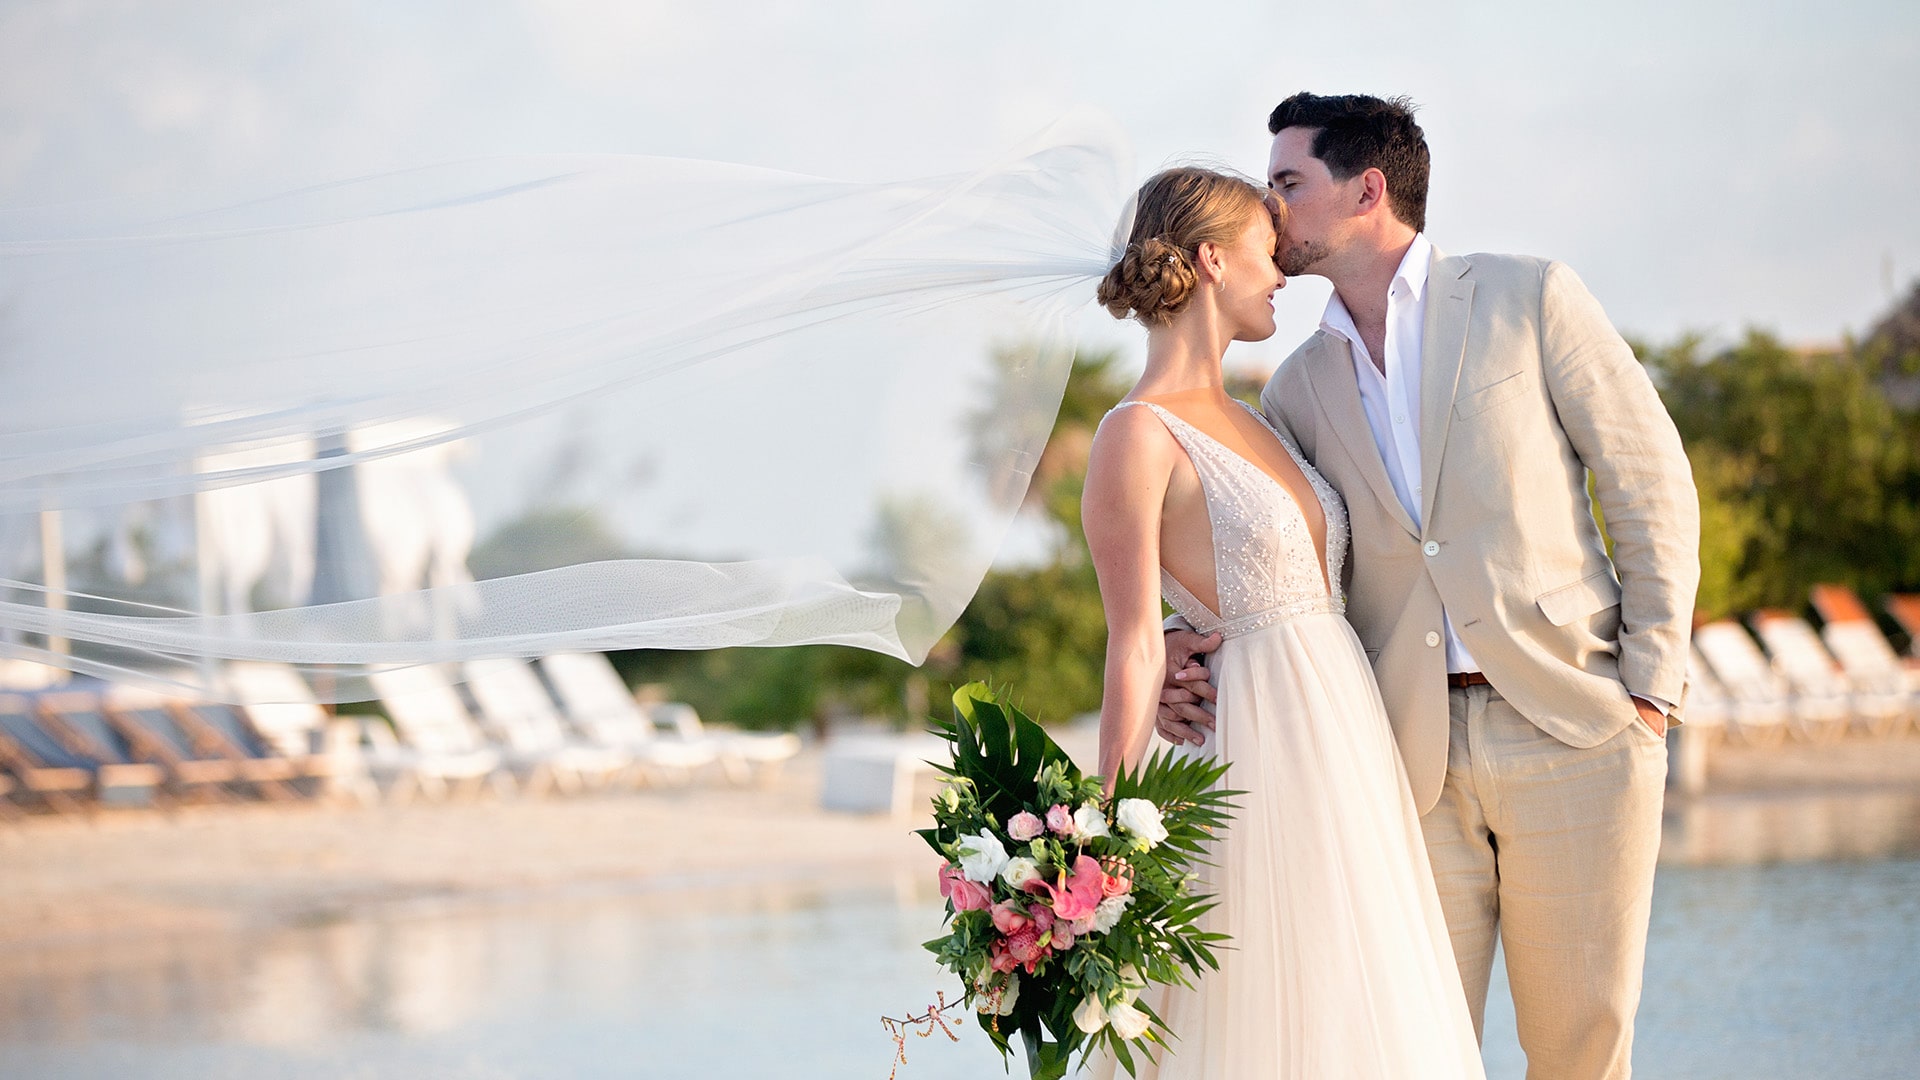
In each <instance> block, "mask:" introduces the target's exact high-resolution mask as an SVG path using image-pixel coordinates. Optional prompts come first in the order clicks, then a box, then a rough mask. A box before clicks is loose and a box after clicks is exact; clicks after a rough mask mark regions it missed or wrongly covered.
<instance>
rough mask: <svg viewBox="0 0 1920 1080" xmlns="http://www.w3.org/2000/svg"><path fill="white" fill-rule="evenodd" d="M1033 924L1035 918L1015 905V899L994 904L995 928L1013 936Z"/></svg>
mask: <svg viewBox="0 0 1920 1080" xmlns="http://www.w3.org/2000/svg"><path fill="white" fill-rule="evenodd" d="M1032 925H1033V920H1032V919H1029V918H1027V916H1026V914H1025V913H1024V912H1022V911H1021V910H1020V909H1019V908H1017V907H1014V906H1013V901H1011V900H1002V901H1000V902H999V903H997V904H995V905H993V928H994V929H995V930H998V931H1000V932H1001V933H1003V934H1006V935H1007V936H1009V937H1011V936H1013V935H1014V934H1016V933H1018V932H1020V931H1021V930H1025V929H1026V928H1027V927H1029V926H1032ZM1037 932H1038V931H1036V933H1037Z"/></svg>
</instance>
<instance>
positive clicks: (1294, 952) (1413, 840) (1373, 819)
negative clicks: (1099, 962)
mask: <svg viewBox="0 0 1920 1080" xmlns="http://www.w3.org/2000/svg"><path fill="white" fill-rule="evenodd" d="M1211 666H1212V669H1213V675H1212V679H1213V683H1214V685H1215V687H1216V688H1217V690H1218V691H1219V696H1218V719H1219V724H1218V727H1217V729H1216V735H1215V736H1214V737H1213V738H1212V739H1210V740H1209V742H1208V744H1207V745H1206V746H1202V747H1195V748H1191V752H1195V753H1203V754H1218V755H1220V756H1221V757H1223V758H1225V759H1226V760H1228V761H1229V762H1231V763H1232V768H1231V770H1230V771H1229V772H1228V774H1227V777H1226V785H1227V786H1228V787H1232V788H1236V789H1242V790H1244V791H1246V794H1245V795H1242V796H1240V797H1239V798H1238V799H1237V800H1236V802H1237V804H1238V809H1237V810H1236V811H1235V813H1234V818H1233V821H1232V823H1231V825H1230V827H1229V828H1228V830H1227V832H1226V834H1225V836H1224V837H1223V838H1222V839H1221V840H1220V841H1219V842H1218V843H1217V844H1216V849H1215V851H1214V863H1215V865H1214V866H1212V867H1210V868H1206V869H1205V870H1203V878H1204V879H1205V880H1206V881H1207V883H1208V886H1209V887H1210V888H1212V889H1213V891H1215V892H1216V893H1218V895H1219V899H1220V906H1219V907H1218V908H1216V909H1214V911H1213V912H1212V913H1211V915H1210V919H1211V923H1210V927H1211V928H1213V929H1218V930H1221V931H1224V932H1226V933H1228V934H1231V935H1232V936H1233V941H1232V948H1230V949H1227V950H1222V951H1221V952H1220V954H1219V955H1220V961H1221V963H1220V970H1218V971H1214V972H1207V973H1205V974H1204V975H1203V976H1202V977H1201V978H1200V979H1198V980H1197V982H1196V985H1195V986H1194V987H1192V988H1180V987H1156V988H1154V989H1151V990H1149V991H1147V993H1146V994H1144V995H1143V1000H1144V1001H1145V1002H1147V1003H1148V1004H1151V1005H1152V1006H1153V1008H1154V1009H1155V1010H1156V1011H1157V1012H1159V1014H1160V1016H1161V1017H1162V1018H1163V1019H1164V1020H1165V1021H1166V1022H1167V1025H1168V1027H1169V1028H1170V1029H1171V1030H1172V1031H1173V1033H1174V1036H1175V1039H1174V1041H1173V1043H1172V1045H1171V1047H1170V1048H1168V1049H1162V1050H1161V1051H1160V1052H1159V1054H1158V1060H1157V1061H1156V1062H1148V1063H1144V1064H1142V1063H1141V1062H1140V1061H1139V1059H1138V1057H1137V1056H1136V1059H1135V1063H1136V1065H1137V1066H1140V1068H1139V1075H1140V1076H1141V1077H1142V1078H1152V1080H1200V1078H1206V1080H1256V1078H1259V1080H1265V1078H1286V1080H1412V1078H1421V1080H1429V1078H1431V1080H1454V1078H1473V1080H1480V1078H1481V1077H1483V1075H1484V1074H1483V1072H1482V1069H1481V1064H1480V1052H1479V1047H1478V1045H1477V1044H1476V1041H1475V1039H1474V1034H1473V1026H1472V1021H1471V1019H1470V1018H1469V1016H1468V1013H1467V1004H1466V996H1465V993H1464V992H1463V991H1462V989H1461V986H1460V978H1459V975H1458V973H1457V971H1456V969H1455V966H1454V961H1453V952H1452V948H1451V946H1450V945H1449V943H1448V938H1447V928H1446V923H1445V921H1444V920H1443V919H1442V917H1441V912H1440V902H1439V898H1438V896H1437V895H1436V894H1435V892H1434V884H1433V875H1432V872H1431V870H1430V869H1429V867H1428V863H1427V852H1426V847H1425V845H1424V844H1423V842H1422V840H1421V836H1420V821H1419V816H1418V814H1417V813H1416V812H1415V810H1414V806H1413V797H1412V794H1411V792H1410V790H1409V788H1408V786H1407V779H1406V771H1405V768H1404V766H1402V764H1401V761H1400V754H1399V751H1398V750H1397V748H1396V747H1395V745H1394V741H1393V733H1392V731H1391V730H1390V729H1389V728H1388V726H1387V718H1386V713H1385V710H1384V709H1383V708H1382V706H1381V703H1380V692H1379V688H1378V687H1377V686H1376V685H1375V683H1374V679H1373V671H1372V669H1371V668H1370V667H1369V666H1368V664H1367V659H1366V654H1365V652H1364V651H1363V650H1362V649H1361V647H1360V642H1359V639H1358V638H1357V637H1355V636H1354V633H1353V630H1352V628H1351V627H1350V626H1348V624H1347V622H1346V620H1345V619H1344V618H1342V617H1340V616H1338V615H1310V616H1306V617H1303V618H1298V619H1294V620H1291V621H1288V622H1283V623H1280V624H1278V625H1275V626H1271V627H1268V628H1266V629H1264V630H1259V631H1255V632H1253V633H1249V634H1245V635H1243V636H1240V637H1234V638H1229V639H1228V640H1227V641H1226V642H1225V643H1224V644H1223V645H1221V647H1220V650H1219V652H1218V653H1216V654H1215V659H1214V660H1213V661H1212V665H1211ZM1088 1075H1091V1076H1095V1077H1111V1076H1115V1075H1124V1074H1123V1073H1121V1072H1120V1070H1118V1069H1117V1067H1116V1065H1115V1064H1114V1063H1113V1062H1112V1061H1110V1060H1105V1059H1102V1058H1099V1057H1096V1059H1095V1060H1094V1061H1093V1062H1092V1063H1090V1065H1089V1068H1088Z"/></svg>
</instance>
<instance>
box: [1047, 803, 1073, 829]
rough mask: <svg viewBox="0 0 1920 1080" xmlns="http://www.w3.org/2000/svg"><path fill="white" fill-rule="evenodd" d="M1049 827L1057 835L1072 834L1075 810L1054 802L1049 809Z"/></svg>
mask: <svg viewBox="0 0 1920 1080" xmlns="http://www.w3.org/2000/svg"><path fill="white" fill-rule="evenodd" d="M1047 828H1049V829H1052V830H1053V835H1055V836H1072V835H1073V811H1071V810H1069V809H1067V808H1066V807H1064V806H1061V805H1059V804H1058V803H1056V804H1054V806H1053V807H1052V808H1051V809H1049V810H1048V811H1047Z"/></svg>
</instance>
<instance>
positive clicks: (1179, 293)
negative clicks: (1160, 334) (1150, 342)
mask: <svg viewBox="0 0 1920 1080" xmlns="http://www.w3.org/2000/svg"><path fill="white" fill-rule="evenodd" d="M1199 284H1200V275H1199V274H1197V273H1196V272H1195V271H1194V269H1193V263H1192V262H1191V261H1189V259H1188V257H1187V253H1186V252H1185V251H1182V250H1181V249H1180V248H1178V247H1176V246H1174V245H1173V244H1171V243H1169V242H1167V241H1166V240H1164V239H1162V238H1160V237H1158V236H1150V237H1147V238H1145V239H1142V240H1135V241H1133V242H1132V243H1130V244H1128V245H1127V250H1126V251H1125V252H1124V253H1123V254H1122V255H1121V256H1120V261H1119V262H1117V263H1115V264H1114V265H1113V268H1112V269H1111V270H1108V271H1107V276H1106V278H1105V279H1104V280H1103V281H1101V282H1100V292H1099V299H1100V303H1101V305H1102V306H1103V307H1105V308H1106V309H1107V310H1108V311H1110V312H1112V313H1113V317H1114V318H1116V319H1124V318H1126V317H1127V316H1129V315H1131V316H1133V317H1135V318H1137V319H1139V320H1140V321H1141V322H1144V323H1147V324H1148V325H1155V324H1158V323H1163V322H1166V321H1167V320H1169V319H1171V318H1172V317H1173V316H1175V315H1177V314H1179V313H1180V311H1181V309H1183V308H1185V307H1186V306H1187V301H1188V300H1190V299H1192V298H1193V293H1194V290H1195V289H1196V288H1198V287H1199Z"/></svg>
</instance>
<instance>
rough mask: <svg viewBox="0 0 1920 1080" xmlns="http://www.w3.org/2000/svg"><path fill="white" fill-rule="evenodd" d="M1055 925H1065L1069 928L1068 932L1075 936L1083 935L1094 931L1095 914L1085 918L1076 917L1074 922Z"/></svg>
mask: <svg viewBox="0 0 1920 1080" xmlns="http://www.w3.org/2000/svg"><path fill="white" fill-rule="evenodd" d="M1054 925H1055V926H1064V927H1066V928H1067V933H1069V934H1071V935H1072V936H1074V937H1081V936H1083V935H1086V934H1091V933H1093V916H1091V915H1089V916H1087V917H1086V918H1084V919H1075V920H1073V921H1072V922H1067V923H1055V924H1054Z"/></svg>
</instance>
